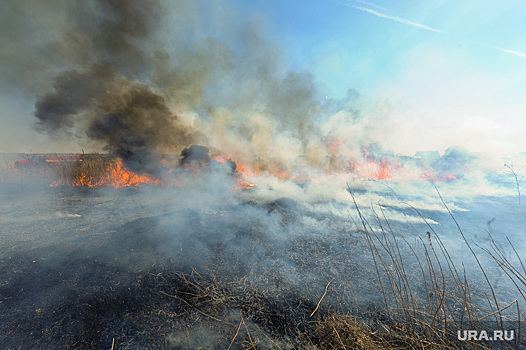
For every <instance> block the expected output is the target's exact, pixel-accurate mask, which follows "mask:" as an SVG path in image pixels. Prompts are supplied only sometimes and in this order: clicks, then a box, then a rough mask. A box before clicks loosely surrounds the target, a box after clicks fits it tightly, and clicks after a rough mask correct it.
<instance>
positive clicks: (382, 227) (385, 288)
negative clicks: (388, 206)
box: [350, 191, 526, 349]
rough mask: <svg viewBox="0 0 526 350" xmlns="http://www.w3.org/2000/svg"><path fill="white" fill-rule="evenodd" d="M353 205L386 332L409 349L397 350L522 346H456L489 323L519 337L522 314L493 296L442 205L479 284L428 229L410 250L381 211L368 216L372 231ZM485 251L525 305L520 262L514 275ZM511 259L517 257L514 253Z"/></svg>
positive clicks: (497, 254)
mask: <svg viewBox="0 0 526 350" xmlns="http://www.w3.org/2000/svg"><path fill="white" fill-rule="evenodd" d="M350 192H351V191H350ZM351 195H352V193H351ZM439 196H440V193H439ZM353 200H354V196H353ZM354 204H355V209H356V211H357V213H358V216H359V220H358V221H356V222H354V223H355V225H357V227H359V229H360V232H361V233H362V235H363V237H364V238H365V239H366V240H367V243H368V246H369V248H370V253H371V256H372V258H373V260H374V265H375V270H376V274H377V278H378V280H379V282H380V285H381V290H382V294H383V299H384V303H385V313H386V317H387V322H386V323H387V324H386V328H387V329H386V331H387V332H388V333H389V334H393V333H397V334H400V335H403V336H404V337H405V338H406V339H410V340H411V344H410V345H408V346H403V347H401V349H414V348H418V349H429V348H437V349H456V348H459V347H466V348H472V349H487V348H498V349H501V348H521V347H523V346H524V343H521V344H518V343H512V342H506V343H505V342H497V343H498V344H497V343H493V344H492V343H491V342H489V343H488V342H484V343H483V342H477V341H466V342H462V343H461V342H459V340H458V339H457V336H458V335H457V331H458V330H466V329H467V330H472V329H473V330H481V329H486V330H487V329H488V328H484V324H486V326H487V325H488V324H489V322H493V323H491V324H492V325H493V327H495V326H494V325H498V327H499V328H498V329H502V330H504V329H505V326H504V323H506V322H507V321H508V322H514V323H515V326H516V328H518V330H519V332H520V329H521V323H520V322H521V321H520V320H521V319H524V314H523V313H522V311H521V310H520V307H519V302H518V301H517V300H509V301H507V302H502V301H501V300H500V298H499V297H497V295H496V291H495V289H494V287H493V285H492V283H491V282H490V279H489V277H488V274H487V272H486V271H485V269H484V268H483V264H482V263H481V260H480V257H479V256H477V254H476V253H475V250H474V249H473V247H472V245H471V244H470V243H469V241H468V240H467V239H466V237H465V236H464V233H463V232H462V229H461V227H460V226H459V225H458V223H457V222H456V220H455V218H454V217H453V215H452V213H451V211H450V210H449V208H448V207H447V205H446V203H445V202H444V201H443V204H444V206H445V208H446V209H447V211H448V213H449V214H450V215H451V218H452V220H454V221H455V223H456V224H457V227H458V230H459V232H460V235H461V237H462V238H463V240H464V242H465V244H466V246H467V248H468V250H469V252H470V253H471V255H472V258H473V260H474V262H476V264H475V266H477V267H478V269H479V271H480V274H481V276H482V277H481V280H482V281H484V282H485V284H484V283H482V284H480V283H478V284H476V283H475V282H474V281H473V279H472V278H470V277H472V276H468V274H467V272H466V270H465V268H464V266H462V267H458V266H457V265H456V264H455V262H454V260H453V258H452V257H451V256H450V254H449V253H448V251H447V249H446V247H445V245H444V243H443V242H442V240H441V239H440V237H439V235H438V234H437V233H436V232H435V231H434V230H433V228H432V227H431V226H430V225H428V227H429V231H428V232H427V240H422V239H420V242H418V244H417V245H416V246H415V245H413V244H410V243H409V242H408V241H407V240H406V239H405V238H404V236H403V235H400V234H398V233H397V232H395V230H394V229H393V227H392V226H391V224H390V223H389V220H388V218H387V217H386V216H385V214H384V213H383V211H382V209H381V207H380V212H379V213H378V212H375V213H374V218H373V220H374V223H375V226H374V227H373V225H371V224H370V222H369V221H368V220H367V219H366V218H365V217H364V216H363V215H362V212H361V211H360V208H359V207H358V205H357V203H356V201H354ZM415 210H416V209H415ZM417 212H418V211H417ZM418 214H419V215H420V213H418ZM420 216H421V215H420ZM421 217H422V219H423V220H425V219H424V218H423V216H421ZM492 241H493V239H492ZM510 245H511V243H510ZM512 247H513V246H512ZM514 251H515V250H514ZM486 252H487V253H488V255H489V256H491V257H492V258H493V259H494V260H495V261H496V262H497V263H498V265H499V267H500V269H502V271H504V273H505V274H506V275H507V276H508V277H509V279H510V281H511V282H512V284H513V285H514V286H515V287H516V288H517V290H516V291H518V292H519V293H520V295H521V296H522V298H523V299H524V301H526V299H525V294H526V293H525V287H526V283H525V282H526V278H525V276H526V269H524V266H523V265H522V261H521V266H522V270H520V269H519V268H516V267H515V266H514V264H512V263H511V262H510V261H509V259H507V258H506V254H504V253H503V252H502V251H501V250H500V249H499V247H498V245H497V244H495V242H494V241H493V251H490V250H486ZM515 253H516V252H515ZM516 256H517V258H519V256H518V254H517V253H516ZM519 260H520V258H519ZM515 294H516V293H515Z"/></svg>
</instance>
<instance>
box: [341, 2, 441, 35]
mask: <svg viewBox="0 0 526 350" xmlns="http://www.w3.org/2000/svg"><path fill="white" fill-rule="evenodd" d="M348 6H350V7H352V8H355V9H357V10H360V11H363V12H367V13H370V14H372V15H374V16H376V17H380V18H385V19H389V20H391V21H395V22H398V23H402V24H406V25H409V26H413V27H418V28H421V29H425V30H429V31H432V32H435V33H445V32H444V31H442V30H439V29H435V28H432V27H429V26H426V25H425V24H421V23H416V22H413V21H410V20H407V19H404V18H401V17H397V16H391V15H387V14H385V13H382V12H378V11H376V10H372V9H369V8H366V7H362V6H357V5H348Z"/></svg>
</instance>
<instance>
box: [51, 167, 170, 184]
mask: <svg viewBox="0 0 526 350" xmlns="http://www.w3.org/2000/svg"><path fill="white" fill-rule="evenodd" d="M141 184H153V185H157V186H160V185H162V182H161V180H160V179H157V178H154V177H150V176H147V175H139V174H136V173H134V172H133V171H131V170H128V169H126V168H124V167H123V166H122V161H121V160H118V161H116V162H115V163H113V164H111V165H109V166H108V168H107V169H106V171H105V172H104V173H103V175H102V176H101V177H99V178H96V177H94V176H91V175H88V174H84V173H82V172H81V173H80V174H76V175H75V177H74V178H73V179H66V178H60V179H59V180H58V181H57V182H54V183H52V184H51V185H50V186H51V187H57V186H75V187H101V186H109V187H115V188H121V187H137V186H139V185H141Z"/></svg>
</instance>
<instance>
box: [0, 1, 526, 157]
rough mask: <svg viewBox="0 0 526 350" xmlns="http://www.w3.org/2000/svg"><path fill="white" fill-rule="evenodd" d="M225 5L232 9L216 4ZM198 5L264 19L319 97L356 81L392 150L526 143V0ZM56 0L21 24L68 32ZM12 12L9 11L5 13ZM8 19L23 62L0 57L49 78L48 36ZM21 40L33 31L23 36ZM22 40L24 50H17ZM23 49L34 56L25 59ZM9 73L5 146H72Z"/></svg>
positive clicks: (362, 103) (370, 119) (366, 117)
mask: <svg viewBox="0 0 526 350" xmlns="http://www.w3.org/2000/svg"><path fill="white" fill-rule="evenodd" d="M8 3H9V2H8ZM15 3H16V2H13V4H15ZM190 3H191V2H189V4H190ZM225 3H226V4H228V6H230V7H228V6H227V7H222V6H223V5H224V4H225ZM200 4H201V5H200V6H198V7H197V8H198V11H202V12H208V13H206V14H205V15H203V18H204V21H206V20H207V19H208V20H209V19H210V18H214V17H213V16H214V13H215V12H218V11H221V9H222V8H227V9H226V10H223V11H226V12H228V11H232V12H236V14H223V16H220V17H217V18H215V19H214V20H216V21H218V22H221V21H224V22H225V23H219V24H217V26H218V27H221V28H223V29H225V28H228V26H229V25H230V23H228V21H229V20H230V19H232V18H236V19H239V18H241V19H244V20H246V21H251V20H252V19H253V18H258V19H260V20H262V22H263V23H265V30H266V36H267V37H268V38H269V39H270V40H272V41H274V42H276V43H277V44H278V45H280V46H281V48H282V51H283V52H284V56H285V57H286V59H287V61H288V65H289V66H290V68H291V69H293V70H295V71H299V72H305V71H306V72H310V73H311V74H312V75H313V77H314V79H315V81H316V83H317V86H318V91H319V94H320V102H321V101H322V100H323V99H324V98H325V96H328V97H327V98H328V99H342V98H344V96H345V95H346V92H347V91H348V90H349V89H354V90H355V91H357V92H358V93H359V96H360V98H359V101H357V102H356V103H357V108H359V109H360V110H361V113H362V115H363V120H362V122H361V123H362V124H363V125H361V126H362V127H363V128H364V130H369V132H370V134H371V135H370V138H371V139H373V141H378V142H379V143H380V144H381V145H382V146H384V147H385V148H387V149H389V150H391V151H393V152H395V153H399V154H408V155H410V154H414V152H416V151H418V150H439V151H443V150H445V149H446V148H448V147H450V146H463V147H466V148H467V149H468V150H470V151H472V152H493V153H517V152H526V137H524V135H526V122H525V121H524V119H525V116H526V99H525V98H524V97H525V96H526V37H525V36H524V35H523V33H524V29H526V25H525V24H524V23H526V21H525V18H524V17H526V15H525V14H526V2H524V1H518V0H510V1H505V2H496V1H481V0H479V1H475V0H469V1H452V0H442V1H416V0H405V1H381V0H378V1H375V0H371V1H350V0H301V1H299V0H286V1H285V0H250V1H248V0H224V3H220V2H214V1H201V2H200ZM59 5H60V2H57V7H56V9H54V8H51V7H50V8H46V7H45V6H43V5H38V6H39V7H41V8H38V9H35V11H34V13H31V11H28V10H27V9H26V12H27V13H29V14H30V15H33V16H34V17H32V18H29V17H28V18H29V21H28V23H36V24H39V23H41V26H40V27H39V28H44V29H45V30H44V32H46V31H47V33H51V34H52V36H51V37H52V39H54V40H55V39H58V38H60V35H63V33H64V31H62V30H59V29H61V27H60V26H56V27H55V23H57V21H60V20H61V17H60V16H61V15H60V8H61V6H59ZM37 10H38V11H37ZM41 13H47V15H42V16H40V14H41ZM8 15H9V14H7V12H6V11H4V17H5V16H8ZM23 15H24V14H23ZM198 15H199V14H198ZM9 16H10V17H13V18H14V16H11V15H9ZM46 16H47V17H46ZM55 17H57V18H55ZM4 19H8V18H7V17H5V18H4ZM3 22H4V23H6V21H3ZM4 26H5V28H2V29H3V33H4V34H3V36H2V37H0V39H1V40H2V41H1V43H2V45H3V47H4V48H5V47H8V48H12V52H14V53H15V54H13V55H12V57H10V59H11V60H13V57H14V58H15V59H14V60H15V61H16V60H18V58H17V57H19V58H20V61H21V62H23V63H24V65H20V67H24V68H23V69H22V70H21V71H20V73H19V72H18V71H17V72H16V74H15V73H13V72H14V71H13V70H12V69H11V68H10V67H9V65H4V68H3V71H2V72H3V73H5V72H10V74H8V75H9V76H10V78H11V80H13V77H15V78H16V77H17V76H18V75H20V74H22V75H23V74H28V72H29V73H31V69H35V77H38V79H35V81H34V82H33V81H32V85H34V86H39V87H41V86H44V85H45V82H46V81H51V80H50V77H52V75H53V72H54V71H55V72H56V70H57V69H60V67H58V68H57V65H56V64H55V65H53V64H49V62H47V63H44V62H41V61H39V59H38V57H39V56H38V55H40V54H42V52H44V53H45V54H46V55H48V56H46V57H49V55H50V51H49V48H48V49H45V46H44V45H41V44H40V43H41V42H43V41H42V39H43V38H46V36H45V35H44V34H38V35H35V34H34V33H40V30H36V31H28V32H29V33H31V35H30V36H27V35H26V34H27V33H26V34H23V33H22V34H19V33H18V32H16V30H18V28H17V29H16V30H15V29H12V30H10V29H11V28H9V27H7V25H4ZM26 29H27V28H24V30H26ZM225 31H226V32H228V30H227V29H225ZM24 35H26V36H24ZM18 36H20V37H18ZM27 38H30V39H31V40H29V41H28V42H27V44H25V43H24V41H23V40H27ZM15 41H19V42H21V43H22V44H19V45H17V44H16V42H15ZM29 45H31V47H32V49H31V50H29V49H24V47H29ZM39 45H40V46H39ZM33 48H34V49H33ZM46 50H47V51H46ZM28 52H29V53H32V54H35V53H36V54H35V55H36V56H35V57H33V59H27V55H26V54H27V53H28ZM51 55H52V53H51ZM2 57H4V56H1V54H0V59H1V58H2ZM8 58H9V57H8ZM50 61H52V60H50ZM46 64H47V65H46ZM40 65H42V67H40ZM20 67H18V68H17V69H20ZM50 67H51V68H50ZM44 71H45V72H48V73H49V74H48V73H46V74H43V73H42V72H44ZM37 73H38V74H37ZM29 76H32V74H29ZM0 78H1V77H0ZM11 80H9V79H4V80H0V92H1V94H0V103H1V104H2V106H3V110H4V117H3V121H2V123H3V127H2V128H1V129H0V137H1V139H2V140H3V141H2V143H0V146H1V147H2V150H3V151H7V152H9V151H22V152H24V151H25V152H29V151H37V150H38V149H44V148H45V147H48V148H50V149H51V150H54V151H56V150H57V149H61V147H65V146H67V145H70V143H69V142H70V140H62V141H60V142H59V141H58V140H50V139H49V138H47V137H45V136H43V135H41V134H38V133H37V132H36V131H35V130H34V128H33V124H34V117H33V116H32V113H33V111H34V103H35V98H36V95H37V94H38V93H41V91H42V90H41V89H40V90H39V88H37V87H35V88H34V89H33V90H32V88H31V86H24V87H23V88H20V86H17V85H16V84H13V83H12V82H11ZM14 130H16V132H13V131H14ZM21 140H30V141H31V142H23V141H22V142H21ZM80 146H82V145H80ZM73 148H74V149H78V148H79V145H74V147H73Z"/></svg>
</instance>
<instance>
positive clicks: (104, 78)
mask: <svg viewBox="0 0 526 350" xmlns="http://www.w3.org/2000/svg"><path fill="white" fill-rule="evenodd" d="M199 6H203V4H200V3H199V4H197V5H191V4H187V3H185V2H177V3H175V4H173V3H166V4H164V3H163V2H161V1H156V0H151V1H146V2H145V1H138V0H134V1H119V0H111V1H102V0H93V1H88V2H82V3H78V4H70V5H68V6H67V19H66V20H65V21H66V23H67V24H66V25H65V27H66V28H64V29H65V32H64V33H65V34H64V35H63V37H62V38H61V40H60V42H58V43H54V44H53V46H54V47H55V48H56V49H57V55H59V56H60V57H62V58H63V59H64V61H65V62H66V63H65V66H66V67H68V69H66V70H63V71H62V72H61V73H59V74H58V75H56V76H55V78H54V79H53V83H52V86H51V88H50V89H49V90H48V91H47V92H45V93H43V94H41V95H40V96H39V98H38V100H37V101H36V104H35V109H36V111H35V116H36V118H37V123H36V124H37V128H38V129H39V130H41V131H43V132H46V133H50V134H52V135H53V136H57V135H59V136H64V135H73V136H75V137H77V138H79V139H80V140H86V141H85V142H89V143H91V144H95V145H98V147H99V148H102V149H104V150H107V151H109V152H111V153H113V154H115V155H118V156H119V157H121V158H122V159H123V160H124V161H125V162H126V165H127V166H128V167H130V168H131V169H132V170H135V171H145V172H156V169H155V166H154V165H153V164H154V161H156V160H157V158H158V156H157V155H159V154H162V153H168V152H171V151H172V152H173V150H175V149H178V150H179V151H180V150H181V149H183V148H185V147H188V146H190V145H192V144H195V143H200V144H204V145H206V146H211V147H214V148H216V149H221V150H223V151H225V152H228V153H230V154H234V155H236V156H237V157H238V158H241V159H250V157H252V156H253V155H254V154H257V155H260V156H265V157H266V156H270V155H272V156H273V157H278V158H279V157H285V158H287V157H289V158H290V157H292V154H293V155H294V156H297V155H298V154H301V153H305V151H306V150H307V149H309V148H313V147H312V145H310V144H312V141H311V140H313V139H314V140H315V139H318V137H313V135H316V131H315V128H314V126H313V125H314V120H315V118H316V88H315V83H314V81H313V78H312V76H311V75H310V74H309V73H305V72H294V71H292V70H290V69H288V67H287V66H286V63H284V62H286V59H285V57H284V54H283V53H282V51H281V49H280V48H279V47H278V46H277V45H275V44H273V43H271V42H270V41H269V40H267V39H266V38H265V36H264V31H265V30H264V29H263V25H261V20H259V19H252V20H250V21H249V23H246V24H245V23H243V21H241V20H239V19H236V22H234V23H233V25H232V28H228V29H225V28H224V27H221V26H219V25H217V24H207V23H204V22H206V19H205V20H203V18H200V17H199V16H196V15H195V13H196V11H198V10H199V9H198V8H199ZM210 12H212V13H211V14H210V16H211V17H217V16H227V14H225V13H226V12H228V11H225V10H220V9H219V8H212V10H211V11H210ZM228 16H235V15H228ZM178 21H179V22H180V23H179V22H178ZM214 26H215V27H214ZM218 26H219V27H218ZM316 136H317V135H316ZM309 145H310V146H309ZM284 149H286V150H290V154H287V153H286V152H283V150H284Z"/></svg>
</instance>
